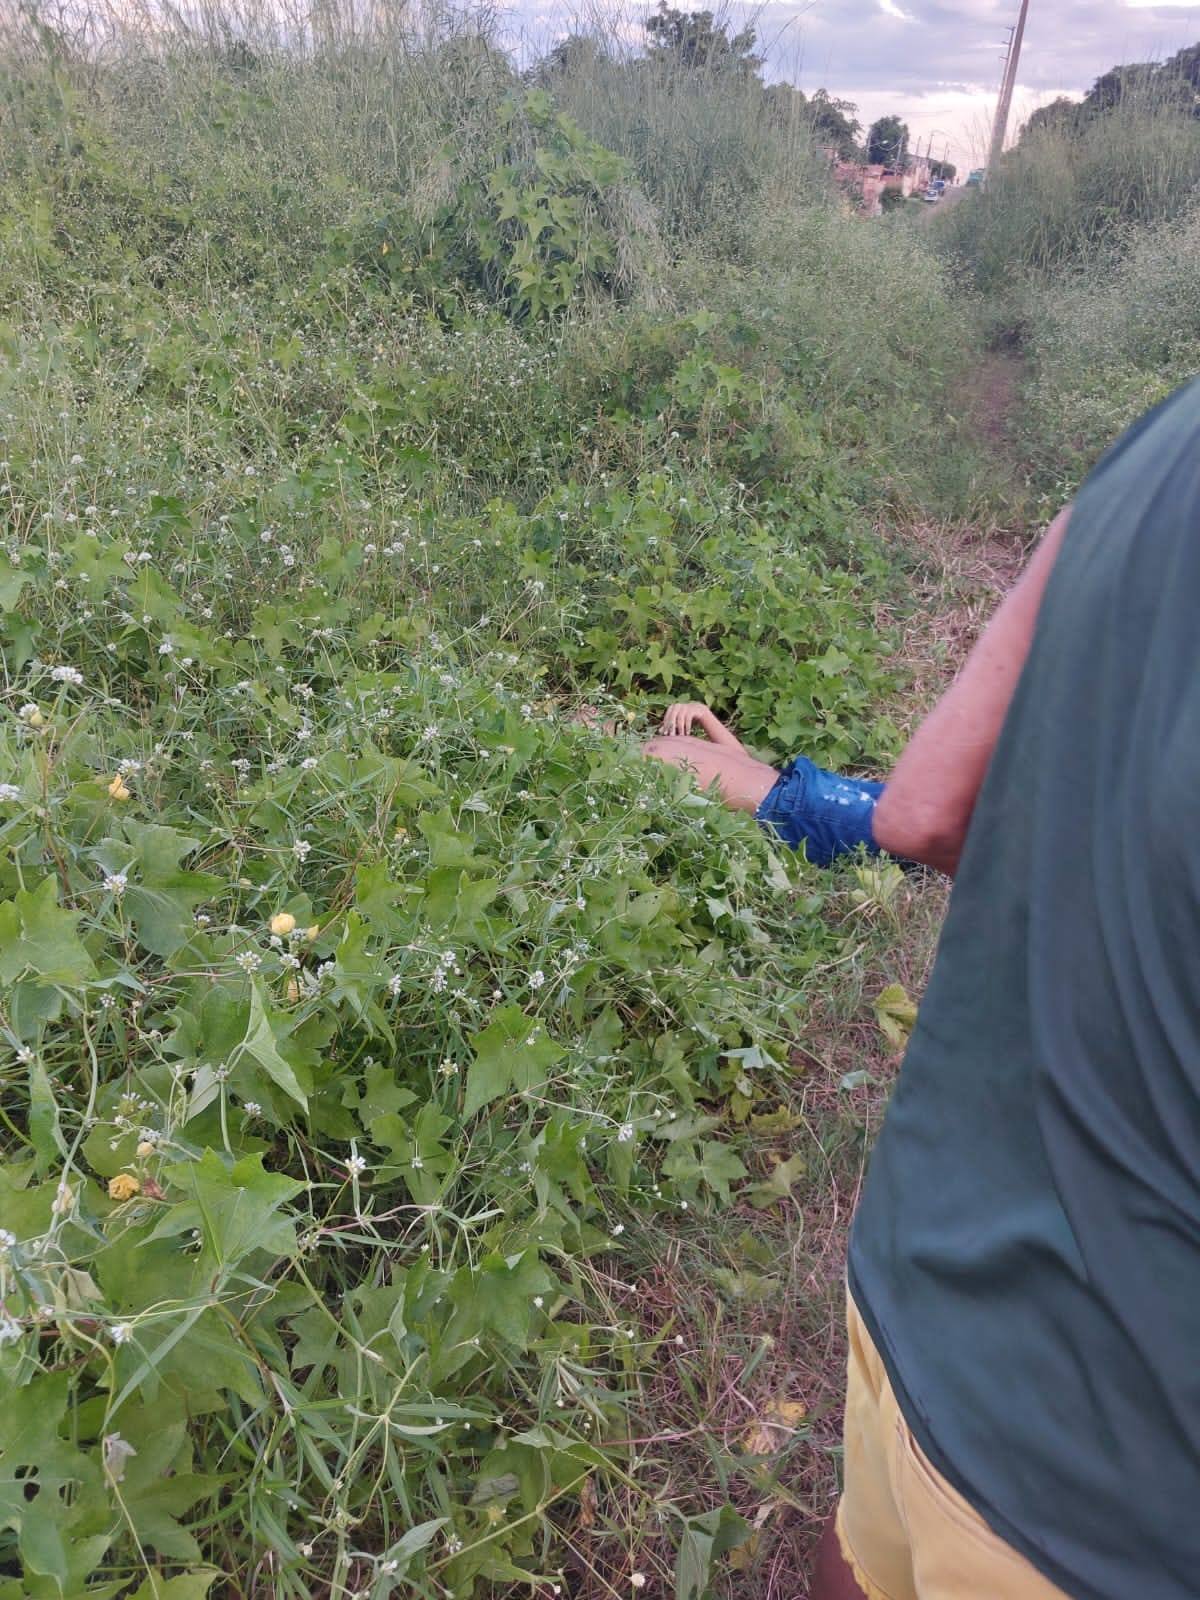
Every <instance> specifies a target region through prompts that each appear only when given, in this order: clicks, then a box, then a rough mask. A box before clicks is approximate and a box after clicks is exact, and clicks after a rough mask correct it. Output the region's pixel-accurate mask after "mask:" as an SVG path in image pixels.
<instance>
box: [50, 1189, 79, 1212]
mask: <svg viewBox="0 0 1200 1600" xmlns="http://www.w3.org/2000/svg"><path fill="white" fill-rule="evenodd" d="M74 1204H75V1191H74V1189H72V1187H71V1185H70V1184H69V1183H60V1184H59V1186H58V1193H57V1194H56V1195H55V1197H54V1204H53V1205H52V1206H51V1207H50V1209H51V1211H53V1212H54V1215H55V1216H56V1217H61V1216H64V1215H65V1214H66V1213H67V1212H68V1211H70V1209H71V1207H72V1206H73V1205H74Z"/></svg>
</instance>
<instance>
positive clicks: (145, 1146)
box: [137, 1139, 155, 1158]
mask: <svg viewBox="0 0 1200 1600" xmlns="http://www.w3.org/2000/svg"><path fill="white" fill-rule="evenodd" d="M154 1149H155V1146H154V1142H153V1140H151V1139H143V1140H142V1142H141V1144H139V1145H138V1147H137V1153H138V1155H139V1156H142V1157H143V1158H144V1157H146V1156H152V1155H153V1154H154Z"/></svg>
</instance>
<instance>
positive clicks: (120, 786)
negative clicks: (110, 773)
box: [108, 772, 129, 800]
mask: <svg viewBox="0 0 1200 1600" xmlns="http://www.w3.org/2000/svg"><path fill="white" fill-rule="evenodd" d="M108 792H109V795H110V797H111V798H112V799H113V800H128V799H129V790H128V788H127V787H126V784H125V779H124V778H123V777H122V776H121V774H120V773H119V772H118V773H117V775H116V777H115V778H114V779H113V781H112V782H111V783H110V784H109V786H108Z"/></svg>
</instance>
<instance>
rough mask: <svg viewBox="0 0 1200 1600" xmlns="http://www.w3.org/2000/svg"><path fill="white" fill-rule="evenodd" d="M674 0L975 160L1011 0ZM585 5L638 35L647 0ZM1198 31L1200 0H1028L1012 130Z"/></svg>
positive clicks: (921, 136) (539, 16) (806, 82)
mask: <svg viewBox="0 0 1200 1600" xmlns="http://www.w3.org/2000/svg"><path fill="white" fill-rule="evenodd" d="M672 3H673V4H675V5H676V6H677V7H678V9H680V10H685V11H686V10H700V9H703V8H708V9H711V10H713V11H716V12H717V13H718V14H722V11H724V14H727V15H728V16H730V17H731V18H732V20H733V23H734V26H735V27H736V26H737V25H739V24H740V23H741V22H742V21H743V20H744V19H746V18H749V20H750V21H751V24H752V26H754V27H755V28H756V30H757V32H758V37H759V41H760V46H759V48H760V49H765V51H766V55H767V66H766V69H765V75H766V76H767V77H769V78H784V79H787V80H788V81H789V82H791V83H795V84H796V85H798V87H800V88H801V89H804V90H805V91H806V92H811V91H812V90H814V89H818V88H821V87H822V86H823V87H825V88H827V89H828V90H829V92H830V94H832V95H835V96H837V97H838V98H841V99H845V100H852V101H854V103H855V104H856V105H857V106H858V108H859V116H860V119H861V120H862V122H863V125H864V126H867V125H869V124H870V123H871V122H873V121H874V120H875V118H876V117H880V116H887V115H890V114H892V113H897V114H898V115H900V116H901V117H902V118H903V119H904V121H906V122H907V123H908V126H909V130H910V133H911V136H912V140H911V142H912V144H913V145H914V146H915V145H916V144H917V143H918V142H919V144H920V147H921V149H922V150H923V149H924V147H925V143H926V141H927V140H928V139H929V138H930V137H932V140H933V153H934V155H935V156H938V155H941V154H942V153H943V151H944V150H945V149H946V148H947V147H948V148H949V155H950V159H951V160H952V161H956V162H957V163H958V165H959V167H960V168H966V167H971V166H978V165H981V164H982V162H983V159H984V155H985V153H986V150H987V144H988V134H989V129H990V119H991V116H992V113H993V111H994V109H995V105H996V92H997V89H998V87H999V82H1000V74H1001V71H1002V70H1003V65H1004V48H1005V44H1006V41H1007V39H1008V34H1009V30H1010V29H1011V28H1012V26H1013V24H1014V23H1015V22H1016V20H1017V13H1018V11H1019V10H1020V0H958V3H957V4H953V3H951V0H799V3H798V0H766V3H765V4H761V5H757V6H755V7H754V8H753V9H752V10H750V9H747V8H745V7H740V6H736V5H729V6H726V7H724V8H722V7H721V5H720V4H719V0H672ZM590 6H591V8H592V9H594V10H595V11H596V12H598V13H602V14H604V15H606V16H614V15H618V14H619V15H620V16H621V18H622V21H621V22H620V24H619V27H620V31H621V32H622V33H624V34H625V36H626V37H628V38H630V39H631V40H640V38H641V37H643V34H642V30H641V19H642V17H643V16H645V15H649V13H650V11H651V10H652V9H653V0H648V3H647V4H646V6H645V7H644V9H643V8H642V7H640V6H635V5H631V4H630V3H629V0H621V3H620V4H619V6H618V5H616V4H613V5H612V6H611V9H610V4H609V0H590ZM502 9H504V10H510V11H512V12H513V13H514V14H519V15H522V17H523V20H524V19H530V20H531V21H532V20H533V19H536V21H533V26H534V28H535V29H536V31H537V32H538V33H539V34H541V35H542V36H543V37H546V36H549V37H550V38H551V39H552V38H553V37H555V36H558V37H561V36H562V34H564V33H566V32H568V31H569V28H570V23H569V21H564V20H563V18H564V12H563V11H560V10H558V9H557V6H556V0H512V3H511V5H509V4H502ZM731 31H732V30H731ZM1198 41H1200V3H1193V0H1030V3H1029V20H1028V22H1027V24H1026V28H1025V42H1024V46H1023V48H1022V51H1021V63H1020V70H1019V72H1018V74H1017V89H1016V94H1015V96H1014V99H1013V116H1012V119H1011V121H1010V124H1009V130H1010V137H1011V136H1012V135H1014V134H1015V132H1016V129H1017V127H1018V125H1019V123H1020V121H1021V119H1022V118H1023V117H1026V116H1028V115H1029V113H1030V112H1031V111H1032V110H1034V109H1035V107H1037V106H1039V105H1043V104H1044V103H1045V102H1046V101H1047V100H1053V99H1054V98H1055V96H1056V95H1060V94H1070V95H1079V94H1081V93H1083V91H1084V90H1086V89H1088V88H1089V87H1090V86H1091V84H1092V83H1093V82H1094V81H1095V79H1096V78H1098V77H1099V76H1100V74H1101V73H1102V72H1105V71H1107V70H1108V68H1109V67H1111V66H1114V65H1116V63H1118V62H1122V61H1153V60H1161V59H1162V58H1163V57H1164V56H1168V55H1170V54H1172V53H1173V52H1174V51H1175V50H1177V49H1179V47H1180V46H1181V45H1185V44H1195V43H1197V42H1198Z"/></svg>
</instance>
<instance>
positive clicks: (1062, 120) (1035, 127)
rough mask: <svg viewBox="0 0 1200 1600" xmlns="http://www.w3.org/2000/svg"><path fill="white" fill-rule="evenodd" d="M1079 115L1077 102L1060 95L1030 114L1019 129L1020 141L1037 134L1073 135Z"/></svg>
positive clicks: (1078, 122)
mask: <svg viewBox="0 0 1200 1600" xmlns="http://www.w3.org/2000/svg"><path fill="white" fill-rule="evenodd" d="M1081 115H1082V112H1081V110H1080V105H1079V101H1078V100H1071V99H1069V98H1068V97H1067V96H1066V95H1065V94H1060V95H1059V97H1058V99H1057V100H1051V102H1050V104H1049V105H1046V106H1039V107H1038V109H1037V110H1036V111H1034V112H1032V113H1031V114H1030V116H1029V117H1028V118H1027V119H1026V121H1025V123H1024V125H1023V126H1022V128H1021V139H1025V138H1028V137H1032V136H1033V135H1035V134H1038V133H1074V132H1075V131H1076V130H1077V129H1078V127H1079V125H1080V117H1081ZM1019 142H1020V141H1018V143H1019Z"/></svg>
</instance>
